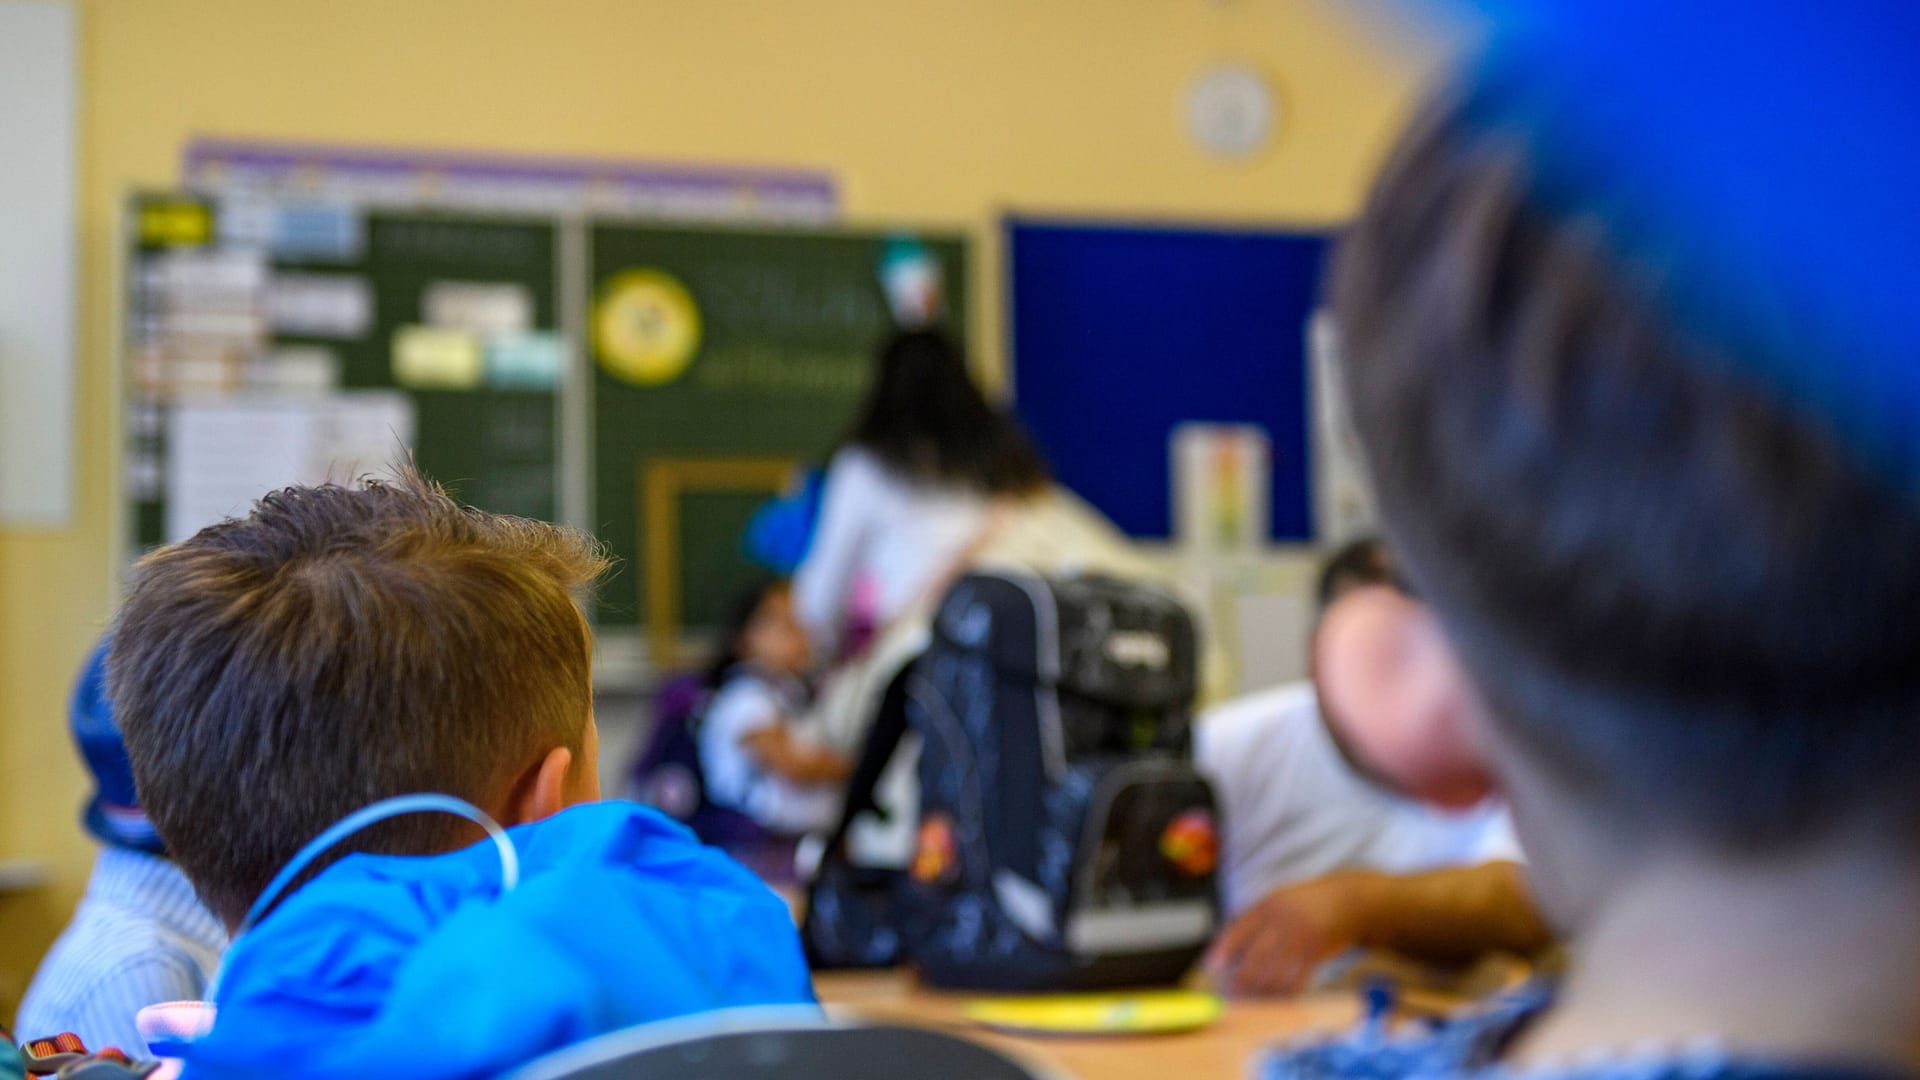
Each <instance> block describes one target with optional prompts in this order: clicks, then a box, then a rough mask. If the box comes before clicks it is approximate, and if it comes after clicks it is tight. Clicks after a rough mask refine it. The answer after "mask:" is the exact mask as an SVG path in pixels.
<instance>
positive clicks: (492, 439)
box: [127, 195, 566, 550]
mask: <svg viewBox="0 0 1920 1080" xmlns="http://www.w3.org/2000/svg"><path fill="white" fill-rule="evenodd" d="M249 217H251V218H252V220H247V219H248V218H249ZM130 226H131V227H130V229H129V232H130V234H131V236H132V253H131V259H130V265H129V274H128V282H129V287H130V291H131V296H130V312H131V317H130V318H129V319H128V324H127V325H128V337H129V342H128V348H129V351H128V355H129V368H130V371H129V378H130V390H129V395H130V399H129V409H128V415H129V424H130V427H131V431H130V433H129V434H130V443H129V446H130V453H129V460H128V465H127V473H128V478H127V490H128V494H129V502H130V517H131V525H132V541H133V544H134V548H135V550H143V549H145V548H148V547H152V546H154V545H157V544H160V543H164V542H167V541H171V540H177V539H181V538H182V537H183V536H185V535H190V534H191V532H192V531H194V530H195V529H197V528H198V527H200V526H201V525H205V524H209V523H211V520H217V519H218V517H220V516H224V515H226V514H232V513H236V512H244V511H245V509H246V507H247V503H248V501H249V500H250V499H251V498H253V497H257V496H258V495H260V494H263V493H264V491H263V490H261V488H262V486H263V484H271V483H285V482H288V481H289V478H291V477H298V478H300V479H303V480H308V481H311V480H316V479H322V478H326V479H333V480H337V481H347V480H352V479H354V478H355V477H357V476H360V475H365V474H368V473H379V472H381V471H383V470H384V469H385V468H386V467H388V466H390V465H392V464H394V463H397V462H399V461H402V460H404V459H405V458H406V457H407V456H408V455H409V454H411V456H412V458H413V460H415V461H416V462H417V463H418V464H419V466H420V468H421V469H422V470H423V471H425V472H426V473H427V475H429V476H432V477H434V478H436V479H439V480H442V481H443V482H445V483H446V484H447V485H448V486H449V487H452V488H454V489H455V491H456V494H457V495H458V496H459V498H461V499H462V500H463V501H465V502H469V503H472V504H474V505H477V506H481V507H483V508H485V509H488V510H494V511H498V512H502V513H511V514H519V515H523V516H528V517H537V518H546V519H555V518H557V516H558V507H557V505H556V502H555V492H556V490H557V488H558V483H557V481H558V473H557V469H558V456H557V450H556V426H555V425H556V419H555V417H556V409H557V405H558V387H559V383H560V380H561V376H562V371H563V368H564V365H565V363H566V357H565V350H564V348H563V346H562V343H561V339H560V336H559V332H558V331H559V327H558V295H557V289H558V273H557V266H556V257H557V234H556V226H555V225H554V224H553V223H551V222H542V221H538V220H515V219H503V218H498V217H487V218H484V219H476V218H470V217H457V216H449V215H434V214H420V213H414V214H405V213H390V212H376V213H368V214H359V213H354V212H351V211H346V210H342V209H339V208H328V207H307V208H296V209H293V210H289V211H287V212H282V211H281V210H280V209H278V208H273V207H243V206H237V205H232V204H222V203H219V202H216V201H213V200H207V199H200V198H194V197H190V196H181V195H142V196H137V197H136V198H135V199H134V200H133V203H132V208H131V221H130Z"/></svg>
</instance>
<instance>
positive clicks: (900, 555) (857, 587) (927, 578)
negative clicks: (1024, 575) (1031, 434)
mask: <svg viewBox="0 0 1920 1080" xmlns="http://www.w3.org/2000/svg"><path fill="white" fill-rule="evenodd" d="M1049 483H1050V481H1049V476H1048V473H1047V467H1046V464H1045V463H1044V462H1043V461H1042V460H1041V458H1040V453H1039V451H1038V450H1036V449H1035V448H1034V445H1033V442H1032V440H1031V439H1029V438H1028V437H1027V434H1026V432H1025V431H1023V430H1022V429H1021V428H1020V425H1019V424H1018V422H1016V421H1015V420H1014V419H1013V417H1012V416H1010V415H1009V414H1008V413H1007V412H1006V411H1004V410H1002V409H999V408H996V407H995V406H993V405H992V404H990V403H989V402H988V401H987V399H986V397H985V396H984V395H983V394H981V392H980V388H979V387H977V386H975V385H974V383H973V380H972V379H971V378H970V377H969V376H968V375H967V367H966V361H965V359H964V358H963V357H962V356H961V354H960V352H959V350H958V349H957V348H955V347H954V345H953V344H952V342H950V341H949V340H948V339H947V338H946V337H945V336H944V335H942V334H940V333H938V332H936V331H932V330H910V331H906V332H902V333H899V334H896V335H894V337H893V338H892V339H890V340H889V341H888V342H887V343H886V345H885V346H884V347H882V348H881V350H880V352H879V356H878V368H877V370H876V371H875V373H874V380H873V388H872V390H871V391H869V393H868V395H867V399H866V402H865V403H864V404H863V405H862V406H861V409H860V413H859V418H858V419H857V420H856V421H855V422H854V425H853V428H852V430H851V431H850V432H849V433H848V435H847V437H846V439H845V440H844V441H843V442H842V443H841V445H840V448H839V450H838V451H837V452H836V453H835V454H834V456H833V460H832V463H831V464H830V465H829V467H828V470H827V482H826V491H825V494H824V496H823V497H822V502H821V509H820V519H819V524H818V526H817V530H818V531H817V532H816V533H815V535H814V538H813V542H812V544H811V546H810V548H809V550H808V552H807V555H806V558H805V560H804V561H803V562H802V563H801V564H800V567H799V569H798V570H797V571H796V572H795V574H794V584H793V591H794V608H795V612H796V614H798V616H799V618H800V621H801V623H802V625H804V626H805V627H806V629H807V633H808V635H809V637H811V638H812V640H813V644H814V652H815V654H816V655H818V656H822V657H829V658H831V657H834V656H836V655H839V654H840V653H842V652H843V651H846V650H844V649H843V647H842V646H843V643H844V642H846V641H847V640H848V636H849V635H848V631H849V629H850V628H857V627H861V626H865V627H867V628H869V629H878V628H883V627H885V626H887V625H888V624H889V623H890V622H892V621H893V620H894V619H895V618H896V617H898V616H900V615H901V614H902V613H904V612H906V611H907V610H909V609H910V608H911V607H912V606H913V605H914V604H915V602H916V601H919V600H920V599H922V598H923V596H924V595H925V594H926V593H927V592H928V591H930V590H932V589H936V588H938V587H939V586H940V585H941V583H942V582H943V581H944V580H945V579H946V577H947V576H948V575H949V574H950V573H951V572H952V571H953V570H955V569H957V568H958V566H959V564H960V563H961V562H962V561H963V560H964V558H965V556H966V553H967V551H968V549H969V548H971V547H973V546H974V545H976V544H977V543H978V542H979V541H980V540H981V539H982V537H983V535H984V534H985V532H986V530H987V522H988V519H989V516H990V508H991V507H992V506H993V504H994V503H995V502H996V501H999V500H1009V499H1024V498H1026V497H1029V496H1034V495H1039V494H1042V493H1044V492H1046V491H1047V489H1048V487H1049Z"/></svg>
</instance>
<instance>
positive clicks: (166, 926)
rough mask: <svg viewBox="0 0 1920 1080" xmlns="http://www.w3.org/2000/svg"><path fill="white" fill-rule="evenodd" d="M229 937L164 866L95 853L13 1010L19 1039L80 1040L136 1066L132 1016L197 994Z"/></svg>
mask: <svg viewBox="0 0 1920 1080" xmlns="http://www.w3.org/2000/svg"><path fill="white" fill-rule="evenodd" d="M226 947H227V932H226V930H225V928H223V927H222V926H221V925H220V922H219V920H218V919H215V918H214V916H213V913H212V912H210V911H208V910H207V909H206V908H204V907H202V906H200V901H199V899H198V898H197V897H196V896H195V895H194V892H193V886H192V885H190V884H188V882H187V878H186V875H185V874H182V873H181V872H180V868H179V867H177V866H175V865H173V864H172V863H170V862H168V861H167V860H165V859H162V858H159V857H158V856H154V855H147V854H144V853H141V852H137V851H128V850H124V849H121V848H111V847H110V848H102V849H101V851H100V855H99V857H98V858H96V859H95V860H94V863H93V876H92V878H90V879H89V880H88V882H87V892H86V895H85V896H82V897H81V898H80V906H79V907H78V908H76V909H75V910H74V913H73V921H72V922H70V923H68V924H67V928H66V930H65V931H64V932H63V933H61V935H60V939H59V940H58V941H56V942H54V943H53V948H52V949H51V950H49V951H48V953H47V955H46V959H44V960H42V961H40V970H39V971H37V972H35V973H34V976H33V984H32V985H31V986H28V987H27V996H26V998H25V1000H23V1001H22V1002H21V1003H20V1017H19V1022H18V1023H17V1024H15V1025H14V1030H15V1032H16V1034H18V1035H19V1037H20V1038H22V1039H44V1038H51V1037H53V1036H55V1035H58V1034H60V1033H61V1032H63V1031H71V1032H73V1033H74V1034H75V1035H78V1036H80V1041H81V1042H83V1043H85V1044H86V1045H87V1049H89V1050H100V1049H104V1048H105V1047H109V1046H117V1047H119V1048H120V1049H122V1050H125V1051H126V1052H127V1053H128V1054H131V1055H132V1056H134V1057H135V1058H140V1057H145V1056H146V1055H147V1041H146V1039H144V1038H142V1037H141V1035H140V1030H139V1028H137V1027H136V1026H134V1015H135V1014H136V1013H138V1012H139V1011H140V1010H141V1009H143V1008H145V1007H147V1006H148V1005H157V1004H160V1003H161V1002H164V1001H191V1000H195V999H198V998H200V997H203V996H205V994H206V990H207V984H208V983H209V982H210V981H211V980H212V978H213V972H214V969H215V968H216V967H218V966H219V964H220V954H221V953H223V952H224V951H226Z"/></svg>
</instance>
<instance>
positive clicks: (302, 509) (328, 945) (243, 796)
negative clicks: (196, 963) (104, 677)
mask: <svg viewBox="0 0 1920 1080" xmlns="http://www.w3.org/2000/svg"><path fill="white" fill-rule="evenodd" d="M604 565H605V562H604V559H603V558H602V557H601V553H600V551H599V548H598V547H597V545H595V544H594V543H593V542H592V541H590V540H589V539H587V538H586V537H584V536H582V535H580V534H578V533H575V532H573V531H571V530H567V529H562V528H559V527H557V526H553V525H549V524H546V523H544V522H536V521H528V520H523V519H519V518H511V517H505V516H502V515H497V514H489V513H484V512H481V511H479V510H475V509H472V508H470V507H462V506H460V505H458V504H456V503H455V502H454V501H453V500H452V499H450V498H448V497H447V495H446V494H445V493H444V492H442V491H441V490H440V489H439V488H438V487H436V486H434V485H432V484H430V483H428V482H426V481H424V480H422V479H420V478H419V477H418V476H417V475H414V474H411V473H408V474H406V475H403V476H402V477H401V478H400V479H398V480H397V481H395V482H377V481H366V482H364V483H363V484H360V485H356V486H353V487H340V486H335V485H326V486H322V487H313V488H287V489H285V490H282V491H278V492H275V493H273V494H270V495H268V496H266V497H265V498H263V499H261V500H260V501H259V502H258V503H257V504H256V505H255V507H254V509H253V512H252V513H251V514H249V515H248V516H247V517H246V518H244V519H237V520H228V521H225V522H222V523H220V524H217V525H213V526H210V527H208V528H206V529H203V530H202V531H201V532H199V533H198V534H196V535H195V536H193V537H192V538H191V539H188V540H186V541H183V542H181V543H178V544H174V545H171V546H169V547H165V548H162V549H160V550H159V551H156V552H154V553H153V554H151V555H148V556H147V557H146V558H144V559H142V560H141V561H140V563H139V564H138V565H137V566H136V567H135V569H134V572H133V580H132V584H131V588H130V590H129V594H128V596H127V600H126V603H125V605H124V607H123V608H122V609H121V612H120V615H119V618H118V620H117V621H116V623H115V626H114V631H113V644H112V648H111V652H110V656H109V661H108V668H109V680H110V690H111V694H112V697H113V700H114V703H115V708H116V713H117V716H118V719H119V721H120V724H121V727H122V730H123V732H124V734H125V738H126V743H127V749H128V751H129V754H130V756H131V760H132V765H133V774H134V779H135V781H136V782H137V784H138V787H139V791H140V796H141V802H142V804H143V806H144V807H145V808H146V810H147V812H148V814H149V815H150V816H151V818H152V820H153V824H154V826H155V828H156V829H157V830H158V832H159V834H160V837H161V839H163V840H164V841H165V843H166V845H167V850H168V852H169V854H171V855H172V857H173V858H174V860H175V861H176V862H177V863H178V865H179V866H180V868H181V870H183V871H184V872H185V873H186V875H187V878H188V879H189V880H190V881H192V883H193V885H194V887H195V889H196V890H197V891H198V893H199V895H200V896H201V897H202V898H203V899H204V900H205V901H206V903H207V905H208V907H209V908H211V909H212V911H213V912H214V914H215V915H216V916H218V917H219V919H220V920H221V921H222V922H223V923H224V925H225V927H226V928H227V929H228V930H230V931H233V932H234V933H235V938H234V944H233V947H232V949H231V950H230V951H229V952H228V954H227V958H226V961H225V963H224V965H223V967H222V968H221V972H220V977H219V980H218V990H217V992H216V995H215V1005H216V1006H217V1009H218V1012H217V1019H216V1020H215V1021H214V1024H213V1028H212V1031H211V1033H210V1034H208V1035H207V1036H206V1037H205V1038H203V1039H201V1040H199V1041H198V1042H196V1043H195V1044H194V1045H193V1046H192V1048H191V1051H190V1056H189V1058H188V1062H189V1064H188V1071H189V1074H190V1075H193V1076H198V1077H202V1078H217V1077H226V1076H232V1077H241V1076H246V1077H252V1076H277V1077H307V1076H312V1077H332V1076H371V1075H380V1074H385V1073H388V1072H390V1071H392V1069H394V1068H396V1067H399V1066H401V1065H404V1068H403V1069H402V1071H404V1072H405V1074H406V1075H408V1076H410V1077H415V1078H431V1077H453V1076H461V1077H464V1076H479V1075H487V1076H491V1075H496V1074H498V1073H500V1072H502V1071H504V1070H506V1069H507V1068H509V1067H511V1066H516V1065H518V1064H521V1063H522V1062H524V1061H526V1060H528V1059H530V1058H531V1057H533V1056H535V1055H537V1054H540V1053H543V1052H546V1051H549V1050H553V1049H557V1048H559V1047H561V1046H565V1045H570V1044H572V1043H575V1042H578V1041H580V1040H583V1039H586V1038H589V1037H591V1036H594V1035H597V1034H600V1033H603V1032H605V1031H608V1030H611V1029H613V1028H618V1027H625V1026H628V1025H631V1024H637V1023H641V1022H644V1021H651V1020H659V1019H667V1018H671V1017H677V1016H683V1015H687V1014H691V1013H698V1012H704V1011H707V1010H711V1009H717V1008H723V1007H731V1006H741V1005H769V1004H804V1003H811V1002H812V1000H813V996H812V989H811V986H810V984H809V980H808V976H807V972H806V968H805V963H804V960H803V958H802V955H801V951H800V945H799V940H798V936H797V934H796V933H795V931H794V928H793V924H792V920H791V918H790V917H789V915H788V912H787V908H786V905H785V904H784V903H783V902H782V901H781V900H780V899H779V898H778V897H777V896H775V895H774V894H773V893H772V892H771V891H770V890H768V889H767V888H766V887H765V886H764V885H763V884H762V883H760V882H759V881H757V880H755V879H754V878H753V877H752V875H750V874H748V873H747V872H746V870H744V869H743V868H741V867H740V866H739V865H737V864H735V863H733V862H732V861H730V860H728V859H727V858H726V857H725V856H723V855H721V854H720V853H718V852H716V851H714V850H713V849H711V848H707V847H703V846H702V845H700V844H699V843H698V842H697V841H696V840H695V839H694V838H693V837H692V836H691V835H690V834H688V833H687V832H686V831H685V830H684V829H682V828H680V827H679V826H678V825H675V824H672V823H671V822H669V821H667V820H666V819H665V818H664V817H662V816H660V815H658V814H657V813H655V812H654V811H652V810H649V809H646V808H642V807H638V806H634V805H631V804H618V803H598V804H596V803H595V801H596V800H597V799H598V797H599V780H598V775H597V772H596V760H595V759H596V756H597V753H598V744H599V735H598V732H597V730H596V728H595V725H594V718H593V693H592V682H591V678H590V667H591V658H592V654H593V640H592V633H591V631H590V630H589V629H588V626H587V622H586V619H585V617H584V614H583V612H582V611H581V608H580V604H579V601H578V598H577V593H578V591H579V590H581V589H583V588H585V587H586V586H588V585H589V584H590V583H591V582H592V581H593V580H594V579H595V578H596V577H597V576H598V575H599V573H600V572H601V570H602V568H603V567H604ZM414 793H440V794H444V795H448V796H453V797H456V798H458V799H461V800H464V801H465V802H466V803H469V804H472V805H473V806H475V807H477V808H478V809H479V811H480V812H481V813H483V814H484V815H486V816H488V817H490V818H491V819H492V821H493V822H498V823H499V824H501V825H505V826H508V827H509V828H508V830H507V832H506V833H505V834H497V833H496V834H494V836H495V838H496V841H497V842H498V843H499V845H500V847H498V848H496V846H495V844H489V843H485V842H482V843H478V844H475V843H474V841H476V840H478V839H480V836H481V834H480V831H479V830H477V829H476V828H475V827H474V825H473V824H471V823H469V822H467V821H464V820H462V819H461V818H460V817H456V816H452V815H427V814H414V815H411V816H405V817H396V818H392V819H388V820H384V821H380V822H378V823H377V824H374V825H373V826H372V827H370V828H364V829H361V830H360V831H357V832H353V833H351V834H349V835H347V836H346V837H345V838H344V839H342V840H340V841H339V842H338V843H337V844H335V845H333V846H332V847H330V848H328V849H327V850H326V851H325V852H323V853H322V857H321V858H320V859H319V860H316V861H315V862H314V863H312V864H309V867H308V869H306V870H305V871H302V872H299V873H297V876H295V877H293V878H292V880H291V881H290V882H287V883H286V887H285V888H284V889H280V891H278V892H277V893H275V894H274V895H263V894H265V893H267V892H268V890H269V889H270V886H271V887H273V888H276V889H278V888H279V887H280V885H281V884H282V883H281V881H280V880H279V879H280V878H281V877H282V875H284V874H287V873H289V872H293V871H295V870H297V869H298V868H297V867H293V866H291V865H290V864H291V863H292V862H293V861H294V860H295V859H296V858H297V857H299V856H301V855H304V854H308V852H306V851H305V849H306V848H307V847H308V846H309V845H310V843H312V842H313V841H315V840H316V838H319V837H321V836H322V835H323V834H325V833H328V831H329V830H331V829H332V828H333V827H335V826H336V825H337V824H339V823H341V822H342V819H344V818H346V817H348V816H349V815H352V814H355V813H356V812H357V811H360V810H362V809H364V808H367V807H369V806H370V805H372V804H375V803H377V802H381V801H383V800H388V799H392V798H394V797H397V796H404V795H409V794H414ZM516 850H517V856H515V855H514V852H515V851H516ZM349 853H352V854H349ZM342 855H345V857H344V858H341V857H340V856H342ZM516 865H517V866H518V870H517V877H518V883H517V884H515V883H514V878H515V876H516V871H515V870H514V867H515V866H516ZM316 870H317V872H316Z"/></svg>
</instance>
